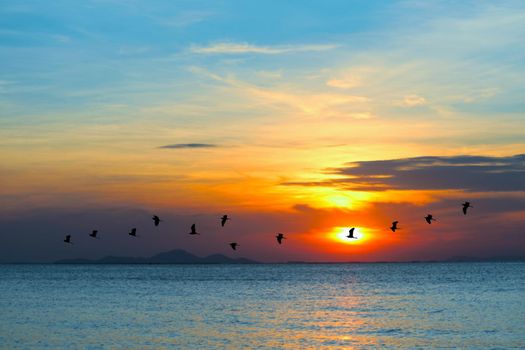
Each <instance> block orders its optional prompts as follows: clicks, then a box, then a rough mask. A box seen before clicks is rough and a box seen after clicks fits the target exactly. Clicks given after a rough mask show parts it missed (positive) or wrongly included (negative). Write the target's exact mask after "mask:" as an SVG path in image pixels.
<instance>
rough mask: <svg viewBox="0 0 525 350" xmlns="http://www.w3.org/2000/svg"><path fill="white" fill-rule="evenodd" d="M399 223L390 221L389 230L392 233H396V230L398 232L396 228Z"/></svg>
mask: <svg viewBox="0 0 525 350" xmlns="http://www.w3.org/2000/svg"><path fill="white" fill-rule="evenodd" d="M398 223H399V221H392V226H391V227H390V229H391V230H392V232H396V230H398V229H399V228H398V227H397V224H398Z"/></svg>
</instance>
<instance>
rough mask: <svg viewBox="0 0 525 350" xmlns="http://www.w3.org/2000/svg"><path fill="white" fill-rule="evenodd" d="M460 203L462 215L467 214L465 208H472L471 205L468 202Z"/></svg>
mask: <svg viewBox="0 0 525 350" xmlns="http://www.w3.org/2000/svg"><path fill="white" fill-rule="evenodd" d="M462 205H463V214H464V215H467V209H468V208H473V207H472V205H470V202H465V203H463V204H462Z"/></svg>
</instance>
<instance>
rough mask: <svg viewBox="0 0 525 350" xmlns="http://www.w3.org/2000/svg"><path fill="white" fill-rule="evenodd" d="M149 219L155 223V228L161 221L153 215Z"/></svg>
mask: <svg viewBox="0 0 525 350" xmlns="http://www.w3.org/2000/svg"><path fill="white" fill-rule="evenodd" d="M151 219H152V220H153V222H154V223H155V226H159V223H160V222H161V221H162V220H161V219H160V218H159V217H158V216H157V215H153V217H152V218H151Z"/></svg>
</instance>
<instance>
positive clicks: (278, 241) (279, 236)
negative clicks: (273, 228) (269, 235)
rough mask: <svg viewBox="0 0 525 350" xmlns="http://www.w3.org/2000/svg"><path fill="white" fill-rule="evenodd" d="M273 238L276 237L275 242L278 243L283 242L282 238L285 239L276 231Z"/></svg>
mask: <svg viewBox="0 0 525 350" xmlns="http://www.w3.org/2000/svg"><path fill="white" fill-rule="evenodd" d="M275 238H277V243H279V244H281V243H282V242H283V239H286V238H285V237H284V235H283V234H282V233H278V234H277V236H275Z"/></svg>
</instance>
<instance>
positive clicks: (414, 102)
mask: <svg viewBox="0 0 525 350" xmlns="http://www.w3.org/2000/svg"><path fill="white" fill-rule="evenodd" d="M426 103H427V100H425V98H424V97H421V96H418V95H407V96H405V98H404V99H403V102H402V103H401V105H403V106H404V107H415V106H421V105H424V104H426Z"/></svg>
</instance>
